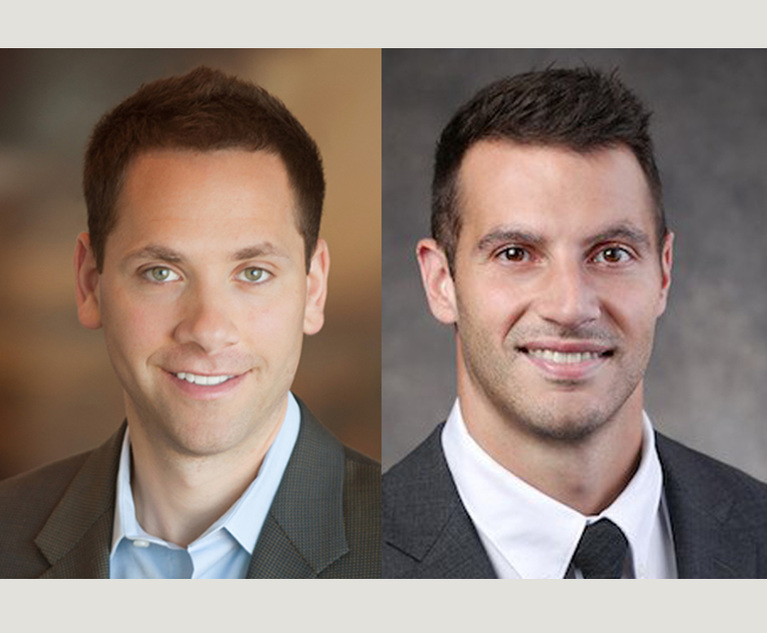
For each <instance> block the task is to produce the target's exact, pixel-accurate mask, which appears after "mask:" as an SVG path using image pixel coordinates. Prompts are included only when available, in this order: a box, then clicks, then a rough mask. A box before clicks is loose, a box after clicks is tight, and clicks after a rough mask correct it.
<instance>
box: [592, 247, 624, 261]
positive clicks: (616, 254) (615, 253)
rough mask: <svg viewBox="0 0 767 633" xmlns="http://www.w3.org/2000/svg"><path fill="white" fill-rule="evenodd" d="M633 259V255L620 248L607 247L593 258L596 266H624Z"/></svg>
mask: <svg viewBox="0 0 767 633" xmlns="http://www.w3.org/2000/svg"><path fill="white" fill-rule="evenodd" d="M631 259H633V255H632V254H631V253H630V252H629V251H627V250H626V249H625V248H621V247H620V246H608V247H607V248H603V249H602V250H601V251H599V252H598V253H597V254H596V256H595V257H594V261H595V262H597V263H598V264H625V263H626V262H628V261H631Z"/></svg>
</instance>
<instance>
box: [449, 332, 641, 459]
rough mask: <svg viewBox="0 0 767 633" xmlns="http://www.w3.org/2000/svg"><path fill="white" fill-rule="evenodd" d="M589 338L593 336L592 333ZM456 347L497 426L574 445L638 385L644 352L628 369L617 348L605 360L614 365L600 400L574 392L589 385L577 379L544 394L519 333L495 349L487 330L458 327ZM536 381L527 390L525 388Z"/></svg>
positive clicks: (596, 429) (541, 380) (600, 424)
mask: <svg viewBox="0 0 767 633" xmlns="http://www.w3.org/2000/svg"><path fill="white" fill-rule="evenodd" d="M592 338H593V337H592ZM459 339H460V342H459V345H460V350H461V355H462V359H463V365H464V370H465V373H466V377H467V379H468V381H469V382H470V383H471V386H470V388H471V389H472V390H473V391H474V392H475V394H476V395H478V396H479V397H480V398H482V399H484V400H485V401H486V403H487V404H489V406H490V408H491V409H492V410H494V411H495V412H496V413H497V417H498V418H499V419H500V420H501V421H502V424H503V425H505V426H507V427H509V428H510V429H511V430H513V431H514V432H516V433H520V432H521V433H523V434H525V435H527V436H530V437H533V438H535V439H536V440H538V441H540V442H544V443H547V444H557V445H579V444H583V443H585V442H587V441H588V440H589V439H591V438H593V437H594V436H596V435H597V434H598V432H599V431H600V430H602V429H603V428H605V427H606V426H607V425H608V424H609V423H610V421H611V420H612V419H613V418H614V417H615V416H616V414H617V413H618V412H619V411H620V409H621V408H622V407H623V406H624V404H625V403H626V401H627V400H628V399H629V398H630V397H631V395H632V394H633V393H634V392H635V391H636V390H637V389H638V388H640V384H641V381H642V378H643V375H644V371H645V368H646V366H647V361H649V351H647V352H646V353H645V354H643V355H642V356H641V357H640V358H639V362H636V363H635V364H634V365H633V366H632V367H625V366H622V363H623V361H624V359H625V356H624V355H623V354H622V353H620V352H617V353H616V354H615V355H614V356H613V357H611V358H610V359H609V361H608V362H610V363H612V364H614V366H613V367H605V368H603V369H602V371H611V372H613V374H614V376H615V378H616V380H614V381H613V383H612V385H611V388H610V390H609V392H607V393H603V394H601V395H599V398H598V399H597V398H595V397H589V395H588V394H585V393H583V394H580V397H579V394H578V393H577V391H579V390H583V389H586V388H588V387H589V385H587V384H583V383H580V382H578V381H557V382H550V383H549V384H550V387H551V388H550V389H546V390H545V392H543V389H542V386H543V385H544V384H545V379H544V378H543V377H540V376H536V375H535V373H534V369H533V368H532V367H526V366H525V365H526V364H528V363H529V361H528V360H527V359H526V358H525V357H524V353H523V352H521V351H519V349H517V345H516V344H515V343H514V341H515V340H519V337H515V336H512V335H511V334H509V335H508V336H507V337H506V339H505V340H504V343H503V346H502V347H501V348H500V349H499V348H498V346H497V345H494V344H493V342H492V341H491V340H490V339H489V337H488V336H487V334H486V333H485V332H483V331H479V330H477V329H476V328H472V327H463V328H460V330H459ZM530 381H535V383H536V384H535V389H534V391H535V392H537V393H534V394H531V393H530V391H531V390H530V389H528V386H529V385H530Z"/></svg>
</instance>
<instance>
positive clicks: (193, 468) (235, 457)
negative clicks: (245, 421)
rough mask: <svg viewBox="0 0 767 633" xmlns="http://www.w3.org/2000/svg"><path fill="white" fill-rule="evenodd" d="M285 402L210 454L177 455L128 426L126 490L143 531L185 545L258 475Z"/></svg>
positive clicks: (138, 428)
mask: <svg viewBox="0 0 767 633" xmlns="http://www.w3.org/2000/svg"><path fill="white" fill-rule="evenodd" d="M286 407H287V400H286V403H285V406H283V407H282V408H281V410H280V412H279V415H278V416H275V419H272V420H269V421H268V423H267V424H264V425H263V427H262V433H261V434H260V435H259V436H258V437H257V438H253V439H254V441H253V442H250V443H249V444H248V445H247V446H239V447H237V448H235V449H231V450H228V451H226V452H222V453H219V454H213V455H190V454H189V453H182V452H180V451H178V450H176V449H175V448H174V447H172V446H169V445H168V444H167V443H165V442H162V441H158V439H157V438H156V437H153V436H151V435H150V434H148V433H147V432H146V427H145V426H144V425H142V424H140V423H135V421H134V423H133V424H131V417H130V415H129V417H128V424H129V427H130V433H131V435H130V438H131V488H132V491H133V500H134V505H135V508H136V519H137V520H138V522H139V524H140V525H141V527H142V528H143V529H144V530H146V531H147V532H148V533H149V534H152V535H153V536H157V537H158V538H161V539H163V540H165V541H168V542H170V543H175V544H176V545H179V546H181V547H187V546H188V545H189V544H190V543H192V542H194V541H195V540H196V539H197V538H199V537H200V536H201V535H202V534H203V533H204V532H205V530H207V529H208V528H209V527H210V526H211V525H212V524H213V523H214V522H215V521H216V520H217V519H218V518H219V517H221V516H222V515H223V514H224V513H225V512H226V511H227V510H228V509H229V508H230V507H231V506H232V505H233V504H234V503H235V501H237V499H239V498H240V496H242V494H243V493H244V492H245V490H246V489H247V488H248V486H249V485H250V484H251V482H252V481H253V480H254V479H255V477H256V476H257V475H258V471H259V469H260V467H261V463H262V462H263V459H264V456H265V455H266V452H267V451H268V450H269V447H270V446H271V445H272V443H273V442H274V440H275V438H276V437H277V434H278V433H279V430H280V428H281V426H282V420H283V418H284V416H285V410H286Z"/></svg>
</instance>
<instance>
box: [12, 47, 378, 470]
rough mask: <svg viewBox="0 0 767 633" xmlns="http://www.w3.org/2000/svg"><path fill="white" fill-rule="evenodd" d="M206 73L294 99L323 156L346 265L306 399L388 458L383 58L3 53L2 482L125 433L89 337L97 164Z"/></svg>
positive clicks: (343, 431)
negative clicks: (169, 84) (150, 110)
mask: <svg viewBox="0 0 767 633" xmlns="http://www.w3.org/2000/svg"><path fill="white" fill-rule="evenodd" d="M199 64H207V65H209V66H213V67H216V68H220V69H221V70H224V71H226V72H230V73H234V74H236V75H238V76H240V77H242V78H246V79H250V80H252V81H255V82H256V83H259V84H260V85H262V86H264V87H265V88H266V89H267V90H269V91H270V92H272V93H273V94H275V95H276V96H278V97H279V98H280V99H282V100H283V101H284V102H285V104H286V105H287V106H288V108H289V109H290V110H291V111H292V112H293V114H294V115H295V116H296V117H297V118H298V119H299V120H300V121H301V123H302V124H303V125H304V127H306V129H307V130H308V131H309V134H311V135H312V137H313V138H314V139H315V141H316V142H317V144H318V145H319V147H320V151H321V152H322V156H323V160H324V165H325V175H326V180H327V185H328V188H327V197H326V201H325V211H324V216H323V223H322V230H321V235H322V236H323V237H324V238H325V239H326V240H327V241H328V244H329V246H330V253H331V270H330V291H329V297H328V305H327V311H326V323H325V327H324V328H323V330H322V331H321V332H320V333H319V334H317V335H316V336H314V337H307V338H306V339H305V346H304V353H303V358H302V361H301V367H300V369H299V374H298V376H297V379H296V382H295V384H294V391H295V392H296V393H297V394H298V395H300V396H301V397H302V398H303V399H304V400H305V401H306V402H307V404H308V405H309V406H310V407H311V408H312V410H313V411H314V413H315V414H316V415H317V416H318V417H319V418H320V420H321V421H322V422H323V423H324V424H325V425H326V426H327V427H328V428H330V429H331V431H333V432H334V433H335V434H336V435H337V436H338V437H339V438H340V439H341V440H342V441H344V442H345V443H347V444H349V445H351V446H352V447H354V448H356V449H357V450H359V451H361V452H363V453H365V454H367V455H370V456H371V457H374V458H375V459H380V456H381V432H380V420H381V290H380V289H381V212H380V210H381V57H380V52H379V51H377V50H309V49H301V50H5V51H0V86H2V90H0V270H2V271H3V274H1V275H0V478H4V477H8V476H11V475H13V474H16V473H18V472H22V471H24V470H27V469H30V468H34V467H36V466H39V465H42V464H44V463H47V462H49V461H52V460H54V459H58V458H61V457H65V456H67V455H70V454H73V453H76V452H80V451H83V450H87V449H89V448H92V447H94V446H96V445H97V444H99V443H100V442H102V441H103V440H105V439H106V438H107V437H109V435H111V434H112V433H113V432H114V430H115V429H116V428H117V426H118V425H119V424H120V422H121V421H122V419H123V417H124V413H123V403H122V392H121V390H120V386H119V383H118V382H117V379H116V378H115V376H114V373H113V371H112V367H111V365H110V363H109V360H108V357H107V354H106V350H105V348H104V344H103V336H102V334H101V332H100V331H96V332H94V331H90V330H86V329H85V328H83V327H82V326H80V324H79V322H78V321H77V315H76V308H75V294H74V280H73V272H72V255H73V252H74V244H75V237H76V236H77V234H78V232H80V231H82V230H85V229H86V215H85V204H84V201H83V199H82V194H81V188H80V182H81V168H82V156H83V152H84V149H85V145H86V143H87V141H88V137H89V135H90V132H91V130H92V128H93V126H94V125H95V123H96V121H97V120H98V118H99V117H100V116H101V115H102V114H103V113H104V112H106V111H107V110H108V109H110V108H112V107H113V106H115V105H117V103H119V102H120V101H121V100H122V99H124V98H125V97H127V96H129V95H130V94H132V93H133V92H134V91H135V90H136V89H137V88H138V87H139V85H140V84H142V83H144V82H147V81H151V80H153V79H156V78H159V77H163V76H167V75H173V74H179V73H183V72H186V71H188V70H190V69H191V68H193V67H194V66H197V65H199Z"/></svg>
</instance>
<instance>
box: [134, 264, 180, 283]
mask: <svg viewBox="0 0 767 633" xmlns="http://www.w3.org/2000/svg"><path fill="white" fill-rule="evenodd" d="M143 275H144V276H145V277H146V278H147V279H149V281H155V282H158V283H165V282H168V281H176V280H178V279H181V277H180V276H179V275H178V273H174V272H173V271H172V270H171V269H170V268H166V267H165V266H153V267H152V268H149V269H147V270H145V271H144V273H143Z"/></svg>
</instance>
